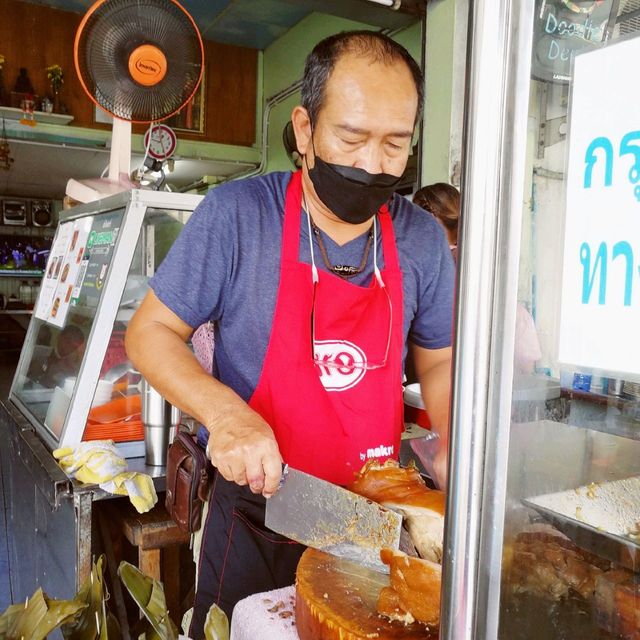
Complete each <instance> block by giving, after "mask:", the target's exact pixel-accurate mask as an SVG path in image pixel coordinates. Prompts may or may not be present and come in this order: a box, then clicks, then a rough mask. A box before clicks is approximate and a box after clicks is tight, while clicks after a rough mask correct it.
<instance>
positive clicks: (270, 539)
mask: <svg viewBox="0 0 640 640" xmlns="http://www.w3.org/2000/svg"><path fill="white" fill-rule="evenodd" d="M265 503H266V502H265V499H264V498H263V497H262V496H255V495H253V494H252V493H251V491H249V488H248V487H239V486H238V485H237V484H235V483H233V482H228V481H227V480H225V479H224V478H223V477H222V476H221V475H219V474H216V478H215V481H214V485H213V487H212V489H211V497H210V499H209V513H208V515H207V520H206V522H205V524H204V527H205V529H204V533H203V536H202V548H201V550H200V559H199V572H198V588H197V591H196V600H195V606H194V611H193V619H192V622H191V627H190V628H189V637H191V638H194V640H200V639H201V638H203V637H204V632H203V628H204V622H205V619H206V617H207V613H208V611H209V608H210V607H211V605H212V604H213V603H215V604H217V605H218V606H219V607H220V608H221V609H222V610H223V611H224V612H225V613H226V614H227V616H228V617H229V620H231V612H232V611H233V607H234V606H235V604H236V602H238V601H239V600H242V599H243V598H246V597H247V596H250V595H252V594H254V593H261V592H263V591H270V590H271V589H279V588H281V587H287V586H289V585H292V584H293V583H294V581H295V572H296V567H297V565H298V560H299V559H300V556H301V555H302V552H303V551H304V549H305V547H303V546H302V545H300V544H298V543H297V542H293V541H291V540H289V539H288V538H285V537H283V536H281V535H279V534H277V533H274V532H273V531H271V530H270V529H267V528H266V527H265V526H264V510H265Z"/></svg>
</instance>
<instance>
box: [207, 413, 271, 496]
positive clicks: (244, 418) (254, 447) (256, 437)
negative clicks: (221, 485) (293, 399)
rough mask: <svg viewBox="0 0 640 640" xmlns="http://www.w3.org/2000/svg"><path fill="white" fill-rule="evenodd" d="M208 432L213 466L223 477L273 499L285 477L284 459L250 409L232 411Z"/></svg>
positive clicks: (266, 429) (265, 428)
mask: <svg viewBox="0 0 640 640" xmlns="http://www.w3.org/2000/svg"><path fill="white" fill-rule="evenodd" d="M208 428H209V444H208V445H207V449H208V451H209V456H210V457H211V463H212V464H213V465H214V466H215V467H216V468H217V469H218V471H219V472H220V473H221V474H222V476H223V477H224V478H225V479H226V480H229V481H231V482H235V483H236V484H239V485H241V486H245V485H249V488H250V489H251V492H252V493H256V494H259V493H261V494H262V495H263V496H264V497H265V498H269V497H271V496H272V495H273V494H274V493H275V492H276V490H277V488H278V484H279V482H280V477H281V475H282V456H281V455H280V451H279V449H278V444H277V442H276V439H275V437H274V435H273V431H272V430H271V427H270V426H269V425H268V424H267V423H266V422H265V421H264V420H263V419H262V417H261V416H260V415H259V414H258V413H256V412H255V411H253V409H251V408H250V407H248V406H245V407H242V406H238V407H233V408H232V409H230V410H229V411H226V412H225V414H224V416H220V417H219V418H218V419H217V420H216V422H215V423H214V424H213V425H210V426H209V427H208Z"/></svg>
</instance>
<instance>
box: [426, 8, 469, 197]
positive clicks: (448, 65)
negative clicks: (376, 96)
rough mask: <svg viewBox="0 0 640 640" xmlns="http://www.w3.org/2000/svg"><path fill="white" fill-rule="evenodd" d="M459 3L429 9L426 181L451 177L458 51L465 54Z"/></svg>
mask: <svg viewBox="0 0 640 640" xmlns="http://www.w3.org/2000/svg"><path fill="white" fill-rule="evenodd" d="M457 5H458V3H457V2H456V1H454V0H433V1H432V2H430V3H429V5H428V9H427V32H426V56H425V57H426V63H425V66H426V68H425V77H426V95H425V112H424V127H423V137H422V184H430V183H433V182H450V181H451V175H450V174H451V163H452V161H453V159H452V155H455V153H454V154H452V148H451V147H452V145H451V138H452V120H457V118H456V113H455V111H452V109H453V108H454V107H453V101H454V100H457V99H458V97H455V98H454V93H455V91H454V73H455V71H454V61H455V59H456V55H464V51H462V52H459V51H458V52H456V41H455V35H456V30H455V26H456V8H457ZM459 97H461V96H459ZM452 116H453V118H452ZM453 124H454V125H455V126H456V127H457V126H458V123H457V122H455V123H453ZM459 126H462V123H461V122H460V124H459ZM458 133H459V132H458Z"/></svg>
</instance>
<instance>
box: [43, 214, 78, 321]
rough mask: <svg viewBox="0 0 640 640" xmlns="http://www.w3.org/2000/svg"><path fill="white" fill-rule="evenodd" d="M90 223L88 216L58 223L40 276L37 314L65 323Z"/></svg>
mask: <svg viewBox="0 0 640 640" xmlns="http://www.w3.org/2000/svg"><path fill="white" fill-rule="evenodd" d="M90 227H91V220H90V219H83V220H75V221H72V222H65V223H63V224H61V225H60V227H59V229H58V233H57V234H56V237H55V239H54V242H53V246H52V248H51V252H50V254H49V261H48V262H47V268H46V270H45V273H44V276H43V279H42V287H41V290H40V297H39V298H38V305H37V307H36V311H35V315H36V318H39V319H40V320H44V321H45V322H48V323H49V324H52V325H54V326H56V327H63V326H64V324H65V321H66V318H67V313H68V311H69V305H70V303H71V294H72V292H73V287H74V283H75V279H76V276H77V273H78V269H79V266H80V262H81V260H82V256H83V254H84V251H85V245H86V242H87V236H88V232H89V229H90Z"/></svg>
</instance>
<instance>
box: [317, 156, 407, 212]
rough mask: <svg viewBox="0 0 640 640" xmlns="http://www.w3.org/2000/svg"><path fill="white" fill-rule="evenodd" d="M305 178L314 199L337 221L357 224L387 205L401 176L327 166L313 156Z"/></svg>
mask: <svg viewBox="0 0 640 640" xmlns="http://www.w3.org/2000/svg"><path fill="white" fill-rule="evenodd" d="M305 160H306V158H305ZM308 167H309V165H308V164H307V168H308ZM309 178H311V182H312V183H313V188H314V189H315V190H316V193H317V194H318V198H320V200H322V203H323V204H324V205H325V206H326V207H327V208H328V209H330V210H331V211H332V212H333V213H335V215H337V216H338V218H340V220H342V221H343V222H348V223H349V224H361V223H363V222H366V221H367V220H369V219H371V218H373V216H374V215H375V214H376V213H377V212H378V210H379V209H380V207H381V206H382V205H383V204H384V203H385V202H387V200H388V199H389V198H390V197H391V194H392V193H393V192H394V190H395V188H396V187H397V186H398V184H399V183H400V180H401V179H402V176H400V177H398V176H392V175H389V174H388V173H376V174H373V173H369V172H368V171H365V170H364V169H357V168H356V167H346V166H344V165H341V164H331V163H329V162H325V161H324V160H322V159H321V158H319V157H318V156H317V155H316V157H315V164H314V165H313V169H309Z"/></svg>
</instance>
